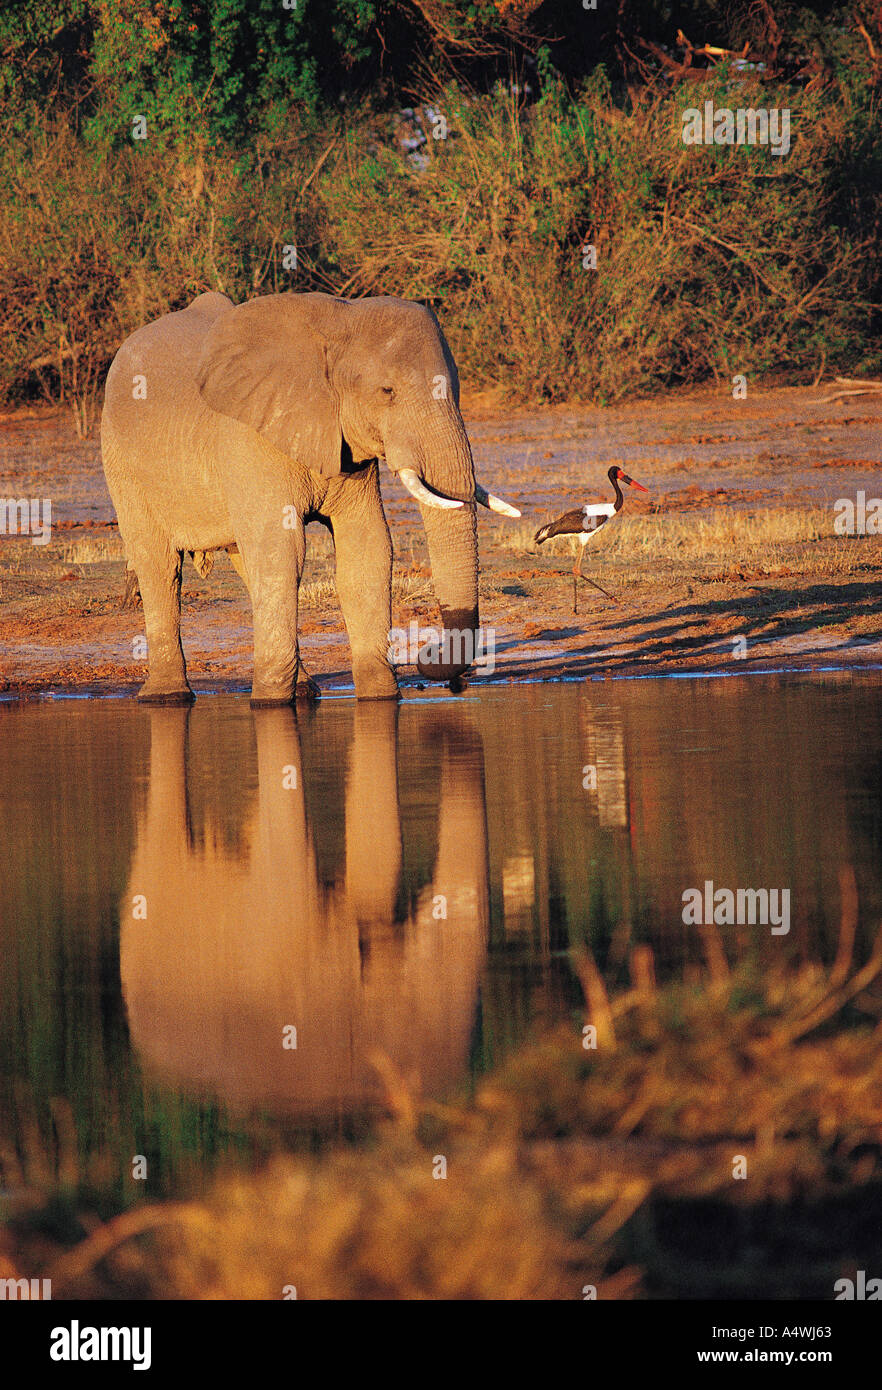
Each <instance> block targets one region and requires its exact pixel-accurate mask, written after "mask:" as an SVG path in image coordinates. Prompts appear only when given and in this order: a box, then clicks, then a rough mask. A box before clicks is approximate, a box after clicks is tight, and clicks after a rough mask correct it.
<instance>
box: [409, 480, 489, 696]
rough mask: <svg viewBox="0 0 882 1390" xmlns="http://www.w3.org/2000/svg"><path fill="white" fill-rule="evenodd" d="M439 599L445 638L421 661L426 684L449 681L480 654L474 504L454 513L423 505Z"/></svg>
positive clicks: (429, 650)
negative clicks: (478, 645)
mask: <svg viewBox="0 0 882 1390" xmlns="http://www.w3.org/2000/svg"><path fill="white" fill-rule="evenodd" d="M420 511H421V512H422V515H423V525H424V526H425V528H426V539H427V540H428V543H429V562H430V564H431V566H432V578H433V580H434V584H435V596H436V598H437V600H438V606H439V608H440V609H441V625H442V633H441V640H440V642H439V643H437V644H430V645H429V647H428V650H426V649H424V651H425V655H424V656H422V657H421V659H420V660H419V661H418V662H417V665H418V667H419V672H420V675H421V676H424V677H425V678H426V679H427V680H433V681H450V680H453V679H454V678H455V677H456V676H459V675H461V674H462V672H463V671H466V670H467V669H468V668H469V666H470V665H471V664H472V662H473V661H474V659H475V656H476V655H477V647H476V643H477V633H478V528H477V524H476V520H475V506H474V504H473V503H469V504H467V505H466V506H464V507H460V508H459V509H458V510H457V511H454V512H439V511H437V510H436V509H435V508H433V507H421V508H420Z"/></svg>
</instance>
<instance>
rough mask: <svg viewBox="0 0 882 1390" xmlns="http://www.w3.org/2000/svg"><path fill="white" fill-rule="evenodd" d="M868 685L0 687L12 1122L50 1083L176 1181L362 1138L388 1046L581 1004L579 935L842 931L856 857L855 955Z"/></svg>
mask: <svg viewBox="0 0 882 1390" xmlns="http://www.w3.org/2000/svg"><path fill="white" fill-rule="evenodd" d="M880 695H882V682H880V679H879V677H878V675H874V674H855V675H841V674H838V675H835V674H830V675H829V676H817V675H813V676H786V675H778V676H763V677H756V676H754V677H747V676H745V677H732V678H728V679H688V680H674V681H672V680H662V679H657V680H649V679H648V680H638V681H616V682H613V681H593V682H582V683H573V684H548V685H535V686H518V687H507V688H506V687H502V688H500V687H494V688H484V689H482V688H480V687H476V688H473V689H472V690H470V691H469V692H468V694H467V695H466V696H465V697H464V698H452V697H442V698H431V699H429V698H423V699H418V698H413V699H407V700H405V701H404V702H403V704H402V705H401V706H400V707H396V706H391V705H386V704H377V705H373V704H367V705H356V703H355V702H354V701H352V700H350V699H325V700H323V701H322V702H321V703H320V704H319V705H318V706H317V707H314V708H310V709H307V710H301V711H299V712H297V713H295V712H294V711H293V710H263V711H255V712H252V711H251V709H250V708H249V705H248V701H247V697H244V696H213V697H208V696H206V697H202V698H200V700H199V701H198V702H197V704H196V705H195V706H194V707H193V708H192V709H191V710H179V709H146V708H142V707H140V706H138V705H137V704H136V703H135V702H134V701H131V700H117V699H103V700H62V701H43V702H31V703H14V702H10V703H5V704H2V705H0V748H2V755H0V835H2V840H0V843H2V847H3V848H2V855H0V948H2V954H0V1119H2V1142H3V1144H4V1146H6V1147H7V1149H8V1148H9V1146H10V1145H12V1146H14V1147H17V1149H18V1150H19V1151H21V1150H22V1148H25V1149H26V1148H27V1146H28V1144H37V1145H39V1142H40V1141H39V1139H37V1138H35V1136H39V1135H41V1134H43V1135H45V1134H47V1133H50V1132H51V1124H52V1118H51V1117H52V1115H53V1106H54V1105H57V1098H59V1097H60V1098H62V1099H63V1101H66V1102H67V1107H65V1113H66V1114H67V1115H68V1117H69V1119H68V1120H67V1121H66V1123H67V1124H68V1127H69V1128H70V1129H71V1130H72V1133H73V1134H74V1135H75V1142H76V1146H77V1150H78V1158H79V1162H80V1165H81V1169H82V1171H84V1172H86V1173H91V1174H93V1175H94V1180H95V1182H96V1183H99V1182H104V1183H108V1182H112V1180H113V1178H114V1174H115V1173H119V1174H120V1178H119V1181H120V1184H122V1185H125V1183H126V1182H127V1181H128V1174H129V1171H130V1167H131V1162H132V1158H133V1156H134V1155H144V1156H145V1157H147V1159H148V1171H149V1183H148V1186H149V1187H150V1188H151V1189H152V1190H154V1191H159V1192H165V1193H169V1192H175V1191H177V1190H180V1189H181V1188H182V1187H186V1186H191V1187H192V1186H193V1185H194V1184H195V1185H198V1184H199V1183H200V1181H201V1179H202V1177H203V1176H204V1175H206V1174H207V1173H208V1172H209V1171H211V1170H212V1168H213V1167H214V1166H215V1165H216V1163H217V1162H218V1161H221V1160H222V1161H224V1162H226V1163H232V1164H235V1163H238V1162H243V1163H244V1162H250V1161H251V1159H252V1158H253V1157H254V1155H255V1154H259V1153H260V1152H264V1151H266V1150H268V1149H270V1148H273V1147H277V1146H279V1145H283V1146H289V1147H295V1148H296V1147H303V1146H304V1145H310V1146H314V1145H315V1144H316V1143H320V1142H321V1141H322V1139H323V1138H324V1137H326V1136H327V1135H329V1134H330V1135H338V1136H340V1135H355V1136H356V1137H357V1136H358V1134H359V1133H360V1132H361V1129H360V1126H362V1124H363V1123H364V1120H365V1118H366V1117H368V1116H369V1115H370V1113H371V1109H372V1106H373V1105H374V1103H375V1102H376V1100H377V1099H378V1097H379V1096H380V1094H381V1083H380V1080H379V1073H378V1069H377V1065H376V1063H377V1061H378V1060H379V1061H380V1065H381V1067H382V1066H383V1065H384V1063H383V1061H382V1059H383V1058H385V1059H388V1060H389V1061H391V1063H392V1064H393V1065H394V1067H395V1068H396V1069H397V1070H398V1072H400V1073H401V1075H402V1076H403V1077H404V1078H405V1080H406V1081H407V1083H408V1084H409V1085H411V1086H413V1087H415V1088H418V1089H419V1090H420V1091H421V1093H422V1094H423V1095H425V1096H429V1097H443V1096H452V1095H462V1094H463V1093H466V1092H467V1091H468V1089H469V1087H470V1086H471V1085H472V1084H473V1082H474V1079H475V1078H476V1077H477V1076H479V1075H481V1074H483V1073H485V1072H487V1071H488V1070H490V1069H492V1068H493V1067H494V1066H495V1065H497V1064H498V1063H499V1062H500V1061H501V1060H502V1059H503V1058H504V1057H505V1056H506V1055H507V1054H509V1053H510V1052H511V1051H512V1050H513V1049H514V1048H515V1047H516V1046H517V1045H518V1043H519V1042H520V1041H521V1040H522V1039H524V1038H525V1037H526V1036H528V1035H529V1034H530V1033H531V1031H535V1030H537V1029H539V1028H541V1027H543V1026H545V1025H547V1024H548V1023H552V1022H556V1021H560V1020H566V1021H571V1022H572V1025H573V1026H574V1027H578V1026H579V1023H580V1020H581V993H580V988H579V984H578V980H577V976H576V974H575V972H574V969H573V965H572V960H573V956H572V953H573V952H574V951H578V950H580V949H582V948H583V947H585V946H586V945H587V946H588V947H589V948H590V950H591V951H592V952H593V954H594V957H595V959H596V961H597V963H598V965H599V967H600V969H601V970H602V972H603V974H604V977H605V979H606V981H607V983H608V985H609V986H610V987H611V988H612V987H614V986H616V985H617V984H620V983H624V982H625V981H626V980H627V978H628V969H629V960H630V959H631V954H632V951H633V949H634V947H635V946H644V947H650V948H651V951H652V958H653V961H654V968H655V971H656V973H657V975H658V976H659V977H660V978H663V977H682V975H683V974H684V973H687V972H689V971H690V970H692V971H695V970H696V968H697V967H698V966H701V965H704V964H706V963H708V962H710V963H711V964H713V962H714V960H715V959H716V960H717V961H719V960H721V959H725V960H727V961H728V962H729V964H730V965H732V964H735V963H736V962H738V961H739V960H741V959H743V958H744V957H745V956H747V955H751V956H753V957H754V958H755V960H756V961H757V962H758V964H759V965H760V967H761V968H762V966H763V965H764V964H769V965H771V964H772V963H774V964H775V965H776V966H777V965H778V964H779V963H780V962H781V960H782V959H784V960H786V961H791V960H792V961H793V962H794V964H796V963H798V962H800V961H804V960H807V959H811V960H815V959H818V960H832V959H833V957H834V956H835V953H836V947H837V941H838V932H839V923H840V914H841V905H842V893H843V884H845V885H847V886H848V891H849V893H850V894H851V896H852V898H853V896H854V890H856V893H857V903H858V925H857V938H856V946H855V954H856V957H857V958H860V957H861V955H862V954H866V950H867V944H868V942H869V940H870V937H871V933H872V931H873V930H874V929H875V928H876V927H877V926H878V924H879V922H880V921H882V873H880V866H882V699H880ZM726 889H728V890H730V893H731V895H732V903H733V904H734V905H735V906H734V908H733V909H732V910H730V909H729V908H727V906H726V899H727V895H726V894H725V892H723V891H722V890H726ZM738 890H741V898H739V896H738ZM747 890H752V891H751V892H750V893H748V891H747ZM763 891H765V892H766V893H767V894H768V901H769V903H770V913H771V914H772V916H771V918H770V919H767V920H765V921H763V920H750V918H751V917H753V918H754V919H755V918H757V917H760V918H761V917H762V908H763V901H764V899H763ZM684 897H685V900H686V902H687V903H689V902H692V903H693V904H694V903H700V904H701V909H700V910H698V911H696V910H695V909H694V907H693V909H692V910H691V911H690V910H689V909H688V908H684ZM705 903H709V904H710V907H711V919H710V920H708V919H707V913H706V912H705V911H704V905H705ZM748 905H749V909H750V910H748ZM785 905H786V911H785ZM739 909H741V910H740V911H739ZM775 913H776V914H777V915H775ZM739 916H740V917H741V918H742V919H743V920H740V921H739V920H738V918H739ZM733 918H734V920H732V919H733ZM56 1118H57V1116H56ZM44 1142H45V1141H44ZM142 1190H143V1189H142Z"/></svg>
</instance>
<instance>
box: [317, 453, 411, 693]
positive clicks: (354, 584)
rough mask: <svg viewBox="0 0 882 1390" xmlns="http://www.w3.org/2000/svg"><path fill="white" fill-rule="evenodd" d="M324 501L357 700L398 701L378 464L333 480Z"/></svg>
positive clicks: (389, 573)
mask: <svg viewBox="0 0 882 1390" xmlns="http://www.w3.org/2000/svg"><path fill="white" fill-rule="evenodd" d="M335 481H336V487H335V488H334V492H335V493H336V495H335V496H334V497H333V504H332V505H328V504H329V503H331V489H329V496H328V499H327V501H326V506H327V510H328V511H329V513H330V516H331V523H332V526H333V532H334V550H335V552H336V563H337V593H338V595H339V598H340V606H341V608H342V609H343V619H344V622H345V623H346V630H347V632H348V633H349V645H350V647H351V648H352V675H353V679H354V681H355V694H356V698H357V699H359V700H394V699H396V698H397V697H398V693H399V692H398V681H397V680H396V679H395V672H394V671H393V670H392V667H391V665H390V663H389V657H388V651H389V641H390V637H389V630H390V628H391V626H392V538H391V536H390V535H389V527H388V526H387V525H386V516H385V513H384V511H383V503H382V499H381V497H380V477H379V469H378V466H377V464H375V463H374V464H371V465H370V467H369V468H367V469H365V470H364V472H363V473H359V474H356V475H350V476H348V477H346V478H343V479H339V480H335Z"/></svg>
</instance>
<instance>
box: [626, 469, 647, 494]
mask: <svg viewBox="0 0 882 1390" xmlns="http://www.w3.org/2000/svg"><path fill="white" fill-rule="evenodd" d="M619 476H620V477H621V479H622V482H623V483H628V484H629V486H630V487H636V488H639V490H640V491H641V492H648V491H649V488H648V487H644V486H643V484H642V483H635V481H634V479H633V478H629V477H628V475H627V473H621V474H620V475H619Z"/></svg>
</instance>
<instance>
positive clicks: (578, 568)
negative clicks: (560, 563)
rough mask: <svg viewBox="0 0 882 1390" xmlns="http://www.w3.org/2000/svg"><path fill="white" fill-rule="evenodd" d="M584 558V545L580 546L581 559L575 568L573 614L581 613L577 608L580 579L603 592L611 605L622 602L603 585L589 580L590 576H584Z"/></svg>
mask: <svg viewBox="0 0 882 1390" xmlns="http://www.w3.org/2000/svg"><path fill="white" fill-rule="evenodd" d="M584 558H585V547H584V545H580V546H579V558H578V560H577V562H576V564H575V565H574V566H573V612H574V613H578V611H579V609H578V607H577V603H578V599H577V585H578V582H579V580H580V579H584V581H585V583H586V584H590V585H591V586H592V588H594V589H599V590H600V592H601V593H602V594H603V595H604V596H605V597H606V598H608V599H609V600H610V602H611V603H620V602H621V599H617V598H616V596H615V594H611V593H608V592H607V590H606V589H604V587H603V585H602V584H598V583H597V581H596V580H594V579H589V578H588V576H587V574H583V573H582V561H583V560H584Z"/></svg>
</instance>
